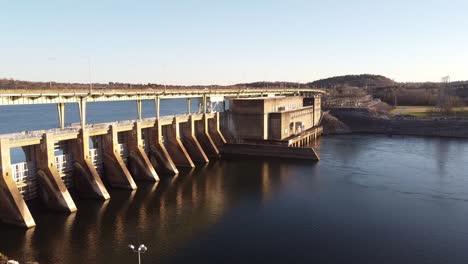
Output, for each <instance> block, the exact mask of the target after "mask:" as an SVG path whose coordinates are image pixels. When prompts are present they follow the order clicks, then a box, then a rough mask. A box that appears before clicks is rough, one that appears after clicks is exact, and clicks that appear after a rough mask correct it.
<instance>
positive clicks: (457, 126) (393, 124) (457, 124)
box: [323, 105, 468, 138]
mask: <svg viewBox="0 0 468 264" xmlns="http://www.w3.org/2000/svg"><path fill="white" fill-rule="evenodd" d="M384 108H385V105H381V106H378V107H377V108H374V109H368V108H336V109H329V113H330V115H332V116H334V117H335V118H336V119H338V121H341V122H342V123H343V124H345V125H346V126H348V127H349V129H350V132H354V133H376V134H395V135H415V136H440V137H459V138H468V119H417V118H410V117H393V116H391V115H390V114H388V110H386V109H384ZM328 120H331V118H327V119H325V116H324V120H323V126H324V130H325V128H326V127H327V126H332V125H329V124H328ZM330 131H332V130H330Z"/></svg>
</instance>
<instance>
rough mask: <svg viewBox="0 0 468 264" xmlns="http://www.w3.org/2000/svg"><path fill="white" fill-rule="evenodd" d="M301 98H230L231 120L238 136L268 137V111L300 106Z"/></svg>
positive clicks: (247, 137)
mask: <svg viewBox="0 0 468 264" xmlns="http://www.w3.org/2000/svg"><path fill="white" fill-rule="evenodd" d="M302 105H303V98H302V97H300V96H294V97H260V98H235V99H230V101H229V109H230V111H231V113H232V115H231V120H232V122H231V123H232V125H233V127H234V129H235V134H236V136H237V137H238V138H245V139H268V137H269V130H268V128H269V120H270V119H269V116H268V114H269V113H272V112H277V111H280V110H288V109H297V108H300V107H302Z"/></svg>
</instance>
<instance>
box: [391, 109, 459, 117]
mask: <svg viewBox="0 0 468 264" xmlns="http://www.w3.org/2000/svg"><path fill="white" fill-rule="evenodd" d="M390 113H391V114H393V115H410V116H414V117H464V118H468V107H457V108H454V109H453V110H452V111H451V112H450V113H448V114H446V113H441V112H438V111H437V109H436V108H434V107H432V106H398V107H396V108H395V109H393V110H392V111H391V112H390Z"/></svg>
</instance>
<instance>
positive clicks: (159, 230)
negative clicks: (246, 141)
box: [0, 160, 291, 263]
mask: <svg viewBox="0 0 468 264" xmlns="http://www.w3.org/2000/svg"><path fill="white" fill-rule="evenodd" d="M288 169H291V168H288V166H286V165H281V163H277V162H271V161H262V160H254V161H251V160H240V161H236V162H234V163H233V162H231V161H230V160H220V161H214V162H210V163H209V164H207V165H205V166H199V167H197V168H196V169H192V170H189V171H182V172H181V173H180V174H179V175H178V176H176V177H164V176H163V177H162V180H161V181H160V182H158V183H155V184H152V183H145V182H139V183H138V187H139V188H138V189H137V190H135V191H132V192H130V191H127V190H115V189H111V191H110V193H111V199H110V200H109V201H106V202H99V201H94V200H80V199H75V201H77V206H78V211H77V212H76V213H74V214H71V215H69V216H64V215H63V214H60V213H50V212H48V211H46V210H45V209H44V208H43V206H42V204H40V202H39V201H34V202H33V204H31V205H30V207H31V209H32V213H33V215H34V217H35V219H37V227H35V228H32V229H30V230H26V231H25V230H21V229H17V228H12V227H11V226H7V225H3V224H0V233H1V234H2V237H3V238H7V240H4V239H2V240H1V241H0V248H2V250H4V251H5V252H7V253H8V255H9V256H11V257H14V258H16V259H19V260H22V261H41V263H128V262H127V261H130V262H131V261H133V260H134V257H135V256H133V255H132V254H129V251H128V249H127V245H128V244H130V243H144V244H145V245H146V246H147V247H148V248H149V251H148V252H147V253H146V254H145V256H144V257H145V258H148V259H151V262H156V261H164V260H165V259H166V258H169V257H171V256H174V255H175V254H176V251H177V249H180V248H182V247H183V246H184V244H185V243H187V242H189V241H191V240H192V239H194V238H195V237H196V236H197V235H200V233H203V232H204V231H205V230H207V229H208V228H209V227H210V226H212V225H214V224H216V223H217V221H218V220H219V219H220V218H222V217H223V215H224V213H225V212H226V211H227V210H229V208H232V207H234V206H236V203H239V202H241V201H242V200H246V199H253V200H256V201H258V202H267V201H268V199H269V198H270V197H272V193H273V192H274V191H275V188H276V187H277V186H280V185H284V184H285V183H286V182H287V180H288V175H291V173H289V172H288Z"/></svg>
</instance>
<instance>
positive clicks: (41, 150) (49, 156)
mask: <svg viewBox="0 0 468 264" xmlns="http://www.w3.org/2000/svg"><path fill="white" fill-rule="evenodd" d="M35 152H36V166H37V178H38V180H39V183H40V190H41V195H40V197H41V198H42V200H43V202H44V204H45V206H46V207H47V208H50V209H52V210H56V211H62V212H66V213H72V212H75V211H76V205H75V202H74V201H73V199H72V197H71V195H70V193H69V192H68V189H67V187H66V186H65V184H64V182H63V180H62V178H61V177H60V174H59V172H58V171H57V167H56V166H55V155H54V140H53V136H52V135H51V134H49V133H46V134H44V136H43V137H42V141H41V144H40V145H39V146H37V147H36V151H35Z"/></svg>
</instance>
